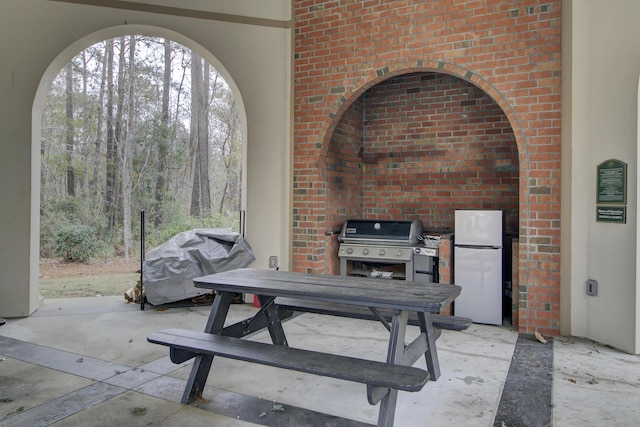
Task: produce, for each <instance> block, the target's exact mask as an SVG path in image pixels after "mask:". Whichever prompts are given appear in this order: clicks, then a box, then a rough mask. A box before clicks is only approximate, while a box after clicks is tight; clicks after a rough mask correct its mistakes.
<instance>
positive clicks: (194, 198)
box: [189, 51, 202, 217]
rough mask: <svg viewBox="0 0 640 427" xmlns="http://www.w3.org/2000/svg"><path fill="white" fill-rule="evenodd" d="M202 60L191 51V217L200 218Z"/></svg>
mask: <svg viewBox="0 0 640 427" xmlns="http://www.w3.org/2000/svg"><path fill="white" fill-rule="evenodd" d="M201 83H202V59H201V58H200V56H199V55H198V54H196V53H195V52H194V51H191V122H190V131H191V135H190V138H189V141H190V144H189V145H190V148H191V164H192V168H191V170H192V171H193V185H192V187H191V216H196V217H199V216H200V207H201V204H200V201H201V200H200V190H201V187H200V180H201V177H200V172H201V168H200V160H201V159H200V135H199V132H200V130H201V128H200V123H199V122H200V108H201V105H202V102H201V101H200V98H201V96H202V89H201Z"/></svg>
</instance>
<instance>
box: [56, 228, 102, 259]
mask: <svg viewBox="0 0 640 427" xmlns="http://www.w3.org/2000/svg"><path fill="white" fill-rule="evenodd" d="M55 241H56V255H58V256H61V257H62V258H64V260H65V261H69V262H87V261H89V260H90V259H91V258H92V257H93V256H94V255H95V253H96V250H97V244H96V232H95V230H94V229H93V227H89V226H86V225H69V226H66V227H64V228H62V229H60V230H59V231H58V232H57V233H56V235H55Z"/></svg>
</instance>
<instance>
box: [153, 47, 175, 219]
mask: <svg viewBox="0 0 640 427" xmlns="http://www.w3.org/2000/svg"><path fill="white" fill-rule="evenodd" d="M170 90H171V42H170V41H169V39H164V75H163V79H162V112H161V114H162V116H161V123H160V126H161V127H162V134H161V135H162V136H161V140H160V141H158V169H157V175H156V194H155V195H156V197H155V199H156V200H155V203H156V208H155V213H154V214H155V216H154V220H153V223H154V225H155V226H156V227H159V226H160V225H161V224H162V209H163V206H162V202H163V201H164V194H165V192H166V191H167V189H166V177H165V175H166V169H167V155H168V151H169V150H168V148H169V139H170V132H169V91H170Z"/></svg>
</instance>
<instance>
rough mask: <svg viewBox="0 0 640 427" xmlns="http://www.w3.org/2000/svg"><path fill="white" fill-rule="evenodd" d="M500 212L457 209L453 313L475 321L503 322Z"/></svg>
mask: <svg viewBox="0 0 640 427" xmlns="http://www.w3.org/2000/svg"><path fill="white" fill-rule="evenodd" d="M503 234H504V233H503V213H502V211H498V210H456V211H455V235H454V245H455V246H454V258H453V263H454V279H453V280H454V283H455V284H456V285H459V286H461V287H462V292H461V294H460V296H459V297H458V298H456V300H455V304H454V307H455V314H456V315H457V316H464V317H469V318H471V319H472V320H473V321H474V322H475V323H486V324H490V325H501V324H502V294H503V290H502V242H503Z"/></svg>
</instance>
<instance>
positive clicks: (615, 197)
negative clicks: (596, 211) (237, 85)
mask: <svg viewBox="0 0 640 427" xmlns="http://www.w3.org/2000/svg"><path fill="white" fill-rule="evenodd" d="M597 203H598V204H620V205H624V204H626V203H627V164H626V163H625V162H621V161H620V160H613V159H611V160H607V161H604V162H602V163H600V164H599V165H598V201H597Z"/></svg>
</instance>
